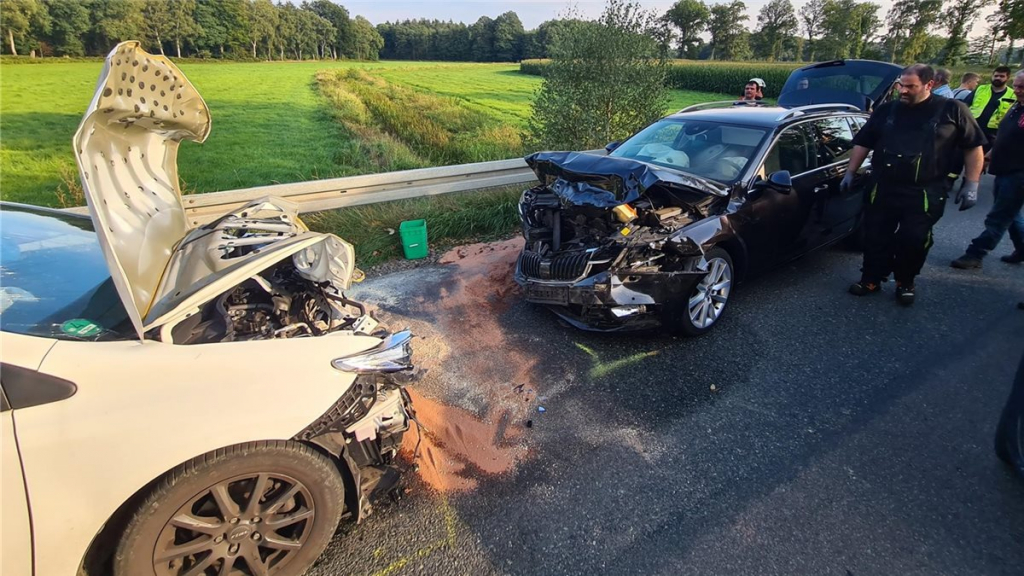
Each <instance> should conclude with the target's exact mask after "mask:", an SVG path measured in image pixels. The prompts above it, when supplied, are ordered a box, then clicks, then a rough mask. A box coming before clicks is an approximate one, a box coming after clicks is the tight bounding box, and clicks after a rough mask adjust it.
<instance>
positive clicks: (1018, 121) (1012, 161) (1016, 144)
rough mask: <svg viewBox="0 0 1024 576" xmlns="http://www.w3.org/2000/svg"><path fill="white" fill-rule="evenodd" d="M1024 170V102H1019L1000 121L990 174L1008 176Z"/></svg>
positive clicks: (989, 168) (993, 146)
mask: <svg viewBox="0 0 1024 576" xmlns="http://www.w3.org/2000/svg"><path fill="white" fill-rule="evenodd" d="M1022 170H1024V104H1021V103H1020V102H1017V103H1016V104H1014V105H1013V106H1012V107H1011V108H1010V111H1009V112H1007V113H1006V116H1004V117H1003V121H1002V122H1000V123H999V132H998V133H997V134H996V140H995V143H994V144H993V145H992V159H991V161H990V163H989V165H988V171H989V173H990V174H994V175H996V176H1007V175H1010V174H1013V173H1015V172H1020V171H1022Z"/></svg>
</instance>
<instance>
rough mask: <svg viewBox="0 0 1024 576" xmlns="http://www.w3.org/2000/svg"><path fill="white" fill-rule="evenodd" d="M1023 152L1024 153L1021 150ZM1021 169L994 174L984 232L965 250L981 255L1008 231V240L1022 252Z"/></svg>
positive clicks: (1023, 176) (1023, 200)
mask: <svg viewBox="0 0 1024 576" xmlns="http://www.w3.org/2000/svg"><path fill="white" fill-rule="evenodd" d="M1022 153H1024V152H1022ZM1022 207H1024V172H1016V173H1014V174H1010V175H1007V176H996V181H995V202H994V203H993V204H992V209H991V210H989V211H988V216H985V231H984V232H982V233H981V235H980V236H978V237H977V238H975V239H974V240H973V241H971V245H970V246H968V247H967V253H968V254H970V255H971V256H974V257H976V258H984V257H985V255H986V254H988V253H989V251H990V250H992V249H993V248H995V247H996V245H997V244H999V241H1000V240H1002V239H1003V235H1004V234H1006V231H1007V230H1009V231H1010V240H1011V241H1012V242H1013V248H1014V250H1017V251H1019V252H1021V253H1022V254H1024V215H1021V208H1022Z"/></svg>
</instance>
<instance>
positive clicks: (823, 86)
mask: <svg viewBox="0 0 1024 576" xmlns="http://www.w3.org/2000/svg"><path fill="white" fill-rule="evenodd" d="M902 71H903V67H902V66H897V65H896V64H891V63H889V62H877V61H874V60H832V61H829V62H819V63H817V64H811V65H809V66H804V67H802V68H797V69H796V70H794V71H793V72H792V73H791V74H790V75H789V78H788V79H787V80H786V83H785V84H784V85H783V86H782V92H781V93H780V95H779V105H780V106H785V107H787V108H791V107H795V106H807V105H809V104H852V105H854V106H856V107H858V108H860V109H861V110H863V111H865V112H869V111H871V110H872V109H873V108H875V107H877V106H878V105H879V104H881V103H882V102H883V101H884V100H885V98H886V97H887V96H888V95H889V92H890V91H891V90H892V87H893V85H894V84H895V83H896V81H897V80H899V77H900V72H902ZM804 86H806V87H804Z"/></svg>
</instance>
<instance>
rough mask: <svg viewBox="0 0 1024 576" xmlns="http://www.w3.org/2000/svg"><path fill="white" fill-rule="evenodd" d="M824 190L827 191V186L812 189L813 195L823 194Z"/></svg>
mask: <svg viewBox="0 0 1024 576" xmlns="http://www.w3.org/2000/svg"><path fill="white" fill-rule="evenodd" d="M826 190H828V184H822V185H821V186H815V187H814V193H815V194H820V193H822V192H825V191H826Z"/></svg>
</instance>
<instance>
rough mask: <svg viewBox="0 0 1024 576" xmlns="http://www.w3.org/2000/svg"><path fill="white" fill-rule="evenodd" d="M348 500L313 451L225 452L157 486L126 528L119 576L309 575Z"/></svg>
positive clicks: (295, 446)
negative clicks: (308, 570)
mask: <svg viewBox="0 0 1024 576" xmlns="http://www.w3.org/2000/svg"><path fill="white" fill-rule="evenodd" d="M344 502H345V488H344V483H343V481H342V479H341V477H340V476H339V474H338V471H337V469H336V468H335V466H334V463H333V462H331V460H330V459H329V458H327V457H326V456H324V455H322V454H320V453H318V452H316V451H314V450H313V449H311V448H310V447H308V446H305V445H303V444H299V443H296V442H284V441H277V442H252V443H249V444H240V445H235V446H231V447H228V448H224V449H221V450H217V451H216V452H212V453H210V454H206V455H204V456H201V457H198V458H195V459H193V460H192V461H190V462H187V463H185V464H183V465H181V466H179V467H178V468H177V469H175V470H173V471H172V472H170V473H168V474H167V476H166V477H164V479H163V480H161V481H160V482H159V483H158V484H157V486H156V487H155V488H154V489H153V491H152V492H151V493H150V495H149V496H148V497H147V498H146V500H145V501H144V502H143V503H142V505H141V506H140V507H139V509H138V510H137V511H136V513H135V514H134V516H133V517H132V518H131V520H129V522H128V526H127V528H126V529H125V532H124V535H123V536H122V538H121V542H120V544H119V545H118V548H117V551H116V553H115V555H114V574H115V575H117V576H136V575H142V574H145V575H154V576H183V575H186V574H187V575H190V576H213V575H218V576H226V575H232V576H234V575H243V574H244V575H246V576H270V575H275V576H278V575H280V576H284V575H298V574H302V573H304V572H305V571H306V569H307V568H309V566H311V565H312V564H313V562H314V561H315V560H316V559H317V557H319V556H320V553H321V552H323V550H324V548H325V547H326V546H327V543H328V542H329V541H330V539H331V536H332V535H333V534H334V531H335V529H336V528H337V526H338V522H339V520H340V519H341V514H342V512H343V508H344Z"/></svg>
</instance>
